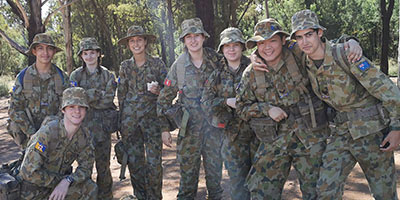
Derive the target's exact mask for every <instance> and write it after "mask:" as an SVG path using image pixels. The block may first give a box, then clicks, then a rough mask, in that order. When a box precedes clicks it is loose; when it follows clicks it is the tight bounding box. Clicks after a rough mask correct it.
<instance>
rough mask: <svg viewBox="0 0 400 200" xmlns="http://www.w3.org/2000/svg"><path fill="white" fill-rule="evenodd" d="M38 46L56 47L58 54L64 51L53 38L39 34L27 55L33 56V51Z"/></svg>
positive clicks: (45, 34)
mask: <svg viewBox="0 0 400 200" xmlns="http://www.w3.org/2000/svg"><path fill="white" fill-rule="evenodd" d="M38 44H45V45H49V46H52V47H54V49H55V50H56V53H57V52H60V51H62V49H61V48H59V47H57V46H56V45H55V43H54V41H53V39H52V38H51V36H50V35H49V34H47V33H38V34H36V35H35V37H34V38H33V41H32V44H31V45H30V46H29V49H28V51H26V52H25V53H26V54H29V55H33V53H32V50H33V49H34V48H35V47H36V45H38Z"/></svg>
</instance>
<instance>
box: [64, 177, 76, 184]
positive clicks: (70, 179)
mask: <svg viewBox="0 0 400 200" xmlns="http://www.w3.org/2000/svg"><path fill="white" fill-rule="evenodd" d="M65 179H66V180H67V181H68V183H69V184H72V183H73V182H74V179H73V178H72V177H71V176H66V177H65Z"/></svg>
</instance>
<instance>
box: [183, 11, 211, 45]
mask: <svg viewBox="0 0 400 200" xmlns="http://www.w3.org/2000/svg"><path fill="white" fill-rule="evenodd" d="M181 29H182V33H181V35H180V36H179V40H181V41H182V42H183V38H184V37H185V36H186V35H187V34H190V33H201V34H203V35H204V36H205V37H206V38H209V37H210V35H209V34H208V33H207V32H206V31H205V30H204V28H203V22H201V19H200V18H197V17H196V18H192V19H186V20H184V21H183V22H182V24H181Z"/></svg>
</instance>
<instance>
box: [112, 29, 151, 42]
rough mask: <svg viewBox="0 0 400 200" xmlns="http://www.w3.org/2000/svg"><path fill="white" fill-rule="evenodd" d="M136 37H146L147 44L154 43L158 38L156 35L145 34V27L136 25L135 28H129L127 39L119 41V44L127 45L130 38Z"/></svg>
mask: <svg viewBox="0 0 400 200" xmlns="http://www.w3.org/2000/svg"><path fill="white" fill-rule="evenodd" d="M134 36H142V37H145V38H146V40H147V44H149V43H153V42H155V41H156V39H157V37H156V36H155V35H152V34H148V33H145V32H144V29H143V27H141V26H135V25H134V26H131V27H129V29H128V33H127V34H126V36H125V37H123V38H121V39H120V40H118V44H119V45H127V44H128V41H129V38H131V37H134Z"/></svg>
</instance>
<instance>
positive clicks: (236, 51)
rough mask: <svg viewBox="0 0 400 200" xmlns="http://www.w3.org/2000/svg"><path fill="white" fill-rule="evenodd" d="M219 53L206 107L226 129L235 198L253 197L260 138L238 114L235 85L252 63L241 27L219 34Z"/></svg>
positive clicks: (225, 151) (228, 166) (204, 101)
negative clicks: (250, 177) (250, 184)
mask: <svg viewBox="0 0 400 200" xmlns="http://www.w3.org/2000/svg"><path fill="white" fill-rule="evenodd" d="M220 40H221V42H220V44H219V46H218V52H219V53H223V54H224V58H222V59H221V60H220V65H221V68H220V69H217V70H214V72H213V73H212V74H211V75H210V77H209V78H208V82H207V84H206V88H205V89H204V91H203V95H202V100H201V102H202V107H203V110H206V111H207V112H209V113H211V114H212V117H211V124H212V125H213V126H214V127H216V128H220V129H223V134H224V139H223V145H222V157H223V159H224V163H225V167H226V169H227V170H228V174H229V179H230V187H231V188H230V191H231V199H232V200H246V199H250V192H249V191H248V189H247V188H246V187H245V180H246V176H247V174H248V172H249V170H250V167H251V165H252V160H253V158H254V155H255V153H256V151H257V148H258V144H259V141H258V139H257V138H256V136H255V134H254V132H253V131H252V130H251V129H250V125H249V124H248V122H246V121H243V120H241V119H240V118H239V116H238V115H237V114H236V109H235V108H236V106H235V102H236V87H237V86H238V85H239V82H240V79H241V78H242V74H243V71H244V70H245V69H246V67H247V66H248V65H249V64H250V60H249V58H247V57H245V56H243V55H242V51H244V50H245V46H244V45H245V40H244V39H243V35H242V32H241V31H240V30H239V29H238V28H233V27H230V28H227V29H225V30H224V31H222V32H221V34H220Z"/></svg>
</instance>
